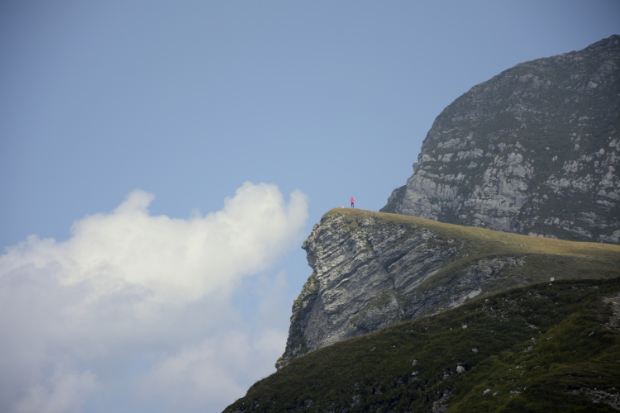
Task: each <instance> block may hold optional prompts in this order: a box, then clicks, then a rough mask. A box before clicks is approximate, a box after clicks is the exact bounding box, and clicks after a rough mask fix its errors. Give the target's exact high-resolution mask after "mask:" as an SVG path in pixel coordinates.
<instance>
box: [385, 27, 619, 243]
mask: <svg viewBox="0 0 620 413" xmlns="http://www.w3.org/2000/svg"><path fill="white" fill-rule="evenodd" d="M619 161H620V36H617V35H614V36H611V37H610V38H608V39H604V40H601V41H600V42H597V43H595V44H593V45H591V46H589V47H587V48H586V49H584V50H581V51H578V52H571V53H565V54H562V55H558V56H553V57H550V58H544V59H538V60H534V61H531V62H526V63H522V64H519V65H517V66H515V67H513V68H511V69H508V70H506V71H504V72H502V73H500V74H499V75H497V76H495V77H493V78H492V79H490V80H488V81H486V82H484V83H481V84H479V85H476V86H474V87H473V88H472V89H471V90H469V91H468V92H467V93H465V94H464V95H462V96H461V97H459V98H458V99H456V100H455V101H454V102H453V103H452V104H450V105H449V106H448V107H446V108H445V109H444V110H443V112H442V113H441V114H440V115H439V116H438V117H437V118H436V119H435V122H434V123H433V126H432V128H431V129H430V131H429V132H428V135H427V136H426V139H425V140H424V143H423V144H422V149H421V152H420V155H419V156H418V162H417V163H414V164H413V168H414V173H413V175H412V176H411V178H409V180H408V181H407V184H406V185H405V186H403V187H400V188H397V189H396V190H394V192H393V193H392V195H391V196H390V197H389V199H388V204H387V205H386V206H385V207H384V208H383V209H382V210H381V211H382V212H394V213H399V214H405V215H414V216H419V217H423V218H428V219H433V220H437V221H442V222H447V223H453V224H460V225H468V226H479V227H483V228H489V229H494V230H499V231H504V232H514V233H521V234H526V235H535V236H543V237H549V238H560V239H568V240H576V241H590V242H606V243H616V244H617V243H619V242H620V178H619V176H618V170H619V169H620V162H619Z"/></svg>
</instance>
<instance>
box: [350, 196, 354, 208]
mask: <svg viewBox="0 0 620 413" xmlns="http://www.w3.org/2000/svg"><path fill="white" fill-rule="evenodd" d="M351 208H355V199H353V198H351Z"/></svg>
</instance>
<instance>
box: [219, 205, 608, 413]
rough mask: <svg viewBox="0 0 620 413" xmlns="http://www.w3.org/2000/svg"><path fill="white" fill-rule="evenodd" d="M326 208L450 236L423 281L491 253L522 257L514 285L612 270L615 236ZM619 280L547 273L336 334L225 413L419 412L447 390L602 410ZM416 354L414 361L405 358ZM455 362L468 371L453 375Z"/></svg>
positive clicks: (457, 404) (480, 398)
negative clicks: (609, 324) (585, 239)
mask: <svg viewBox="0 0 620 413" xmlns="http://www.w3.org/2000/svg"><path fill="white" fill-rule="evenodd" d="M327 214H345V217H346V218H347V219H348V220H350V221H351V222H352V223H353V222H354V221H355V222H359V221H360V220H362V219H365V218H366V217H368V216H370V215H373V216H375V217H376V218H377V219H378V220H380V221H381V222H383V223H386V224H393V225H399V226H400V225H409V226H416V227H426V228H428V229H429V230H431V231H432V232H434V233H436V234H438V235H439V236H440V238H443V239H444V240H453V242H460V243H461V245H462V246H463V247H464V250H463V252H462V253H461V254H459V255H458V256H457V257H455V259H454V260H453V261H452V262H450V263H448V264H447V265H446V266H444V268H442V270H441V271H439V272H438V273H437V274H435V276H434V277H432V278H431V279H429V280H427V285H426V287H427V288H428V287H429V285H436V284H438V283H441V282H442V280H445V277H454V276H458V272H459V271H460V270H462V269H463V268H465V266H467V265H471V264H472V263H475V262H478V261H479V260H481V259H491V258H493V257H501V256H513V257H514V256H525V257H526V265H524V266H522V267H518V268H516V269H514V270H513V271H515V273H514V274H513V275H514V277H513V278H514V280H515V281H514V284H515V285H522V284H530V283H532V282H536V281H541V280H549V277H555V278H556V280H557V279H560V278H564V279H567V278H572V279H575V278H610V277H617V276H618V275H620V246H616V245H609V244H595V243H579V242H570V241H561V240H551V239H544V238H535V237H528V236H523V235H517V234H509V233H501V232H495V231H490V230H486V229H482V228H477V227H464V226H457V225H450V224H444V223H440V222H436V221H430V220H426V219H422V218H417V217H410V216H403V215H396V214H383V213H376V212H370V211H363V210H353V209H342V208H337V209H334V210H332V211H330V212H328V213H327ZM619 280H620V279H618V278H616V279H612V280H607V281H603V280H580V281H560V282H554V283H552V285H551V284H549V283H548V281H547V282H546V283H544V284H537V285H535V286H531V287H526V288H519V289H516V290H513V291H510V292H507V293H502V294H499V295H495V296H491V297H487V299H488V301H487V300H485V297H484V296H482V297H479V299H477V300H475V301H473V302H471V303H469V304H466V305H464V306H462V307H459V308H457V309H455V310H451V311H446V312H444V313H441V314H438V315H435V316H432V317H429V318H423V319H418V320H416V321H414V322H405V323H401V324H398V325H395V326H392V327H390V328H387V329H385V330H382V331H380V332H376V333H373V334H369V335H366V336H362V337H357V338H354V339H351V340H347V341H345V342H341V343H337V344H335V345H332V346H329V347H326V348H323V349H319V350H317V351H315V352H312V353H310V354H308V355H306V356H303V357H300V358H298V359H295V360H294V361H293V362H291V364H289V365H288V366H286V367H283V368H281V369H280V370H279V371H278V372H277V373H275V374H273V375H272V376H270V377H268V378H266V379H263V380H261V381H259V382H258V383H256V384H255V385H254V386H252V387H251V388H250V390H249V391H248V393H247V395H246V397H244V398H243V399H240V400H238V401H237V402H236V403H235V404H233V405H231V406H230V407H229V408H228V409H227V410H226V411H231V412H232V411H234V410H235V409H238V408H242V410H245V411H250V409H252V406H253V407H254V408H253V411H255V412H258V411H265V412H267V411H268V412H272V411H273V412H277V411H287V410H289V409H295V408H301V409H302V410H304V411H326V410H328V411H332V410H333V411H344V409H349V411H350V412H354V411H360V412H361V411H385V412H387V411H390V410H393V411H428V410H429V408H430V407H432V406H433V403H439V404H440V403H442V402H441V401H440V399H441V397H442V395H443V394H447V393H448V392H449V394H450V395H451V396H450V397H449V399H448V403H449V405H450V411H501V410H502V409H505V410H506V411H542V410H549V411H612V410H611V408H610V407H609V406H608V405H606V404H593V403H592V402H591V399H592V398H593V397H594V396H592V394H594V395H596V394H597V392H599V393H600V391H601V389H606V390H605V392H607V393H612V394H617V393H618V391H617V390H613V389H611V388H612V387H615V388H616V389H619V388H620V373H617V372H616V371H618V372H620V348H619V347H618V343H619V342H618V333H617V330H614V329H611V330H610V329H609V328H606V327H604V326H603V325H602V324H601V321H604V320H605V319H607V318H609V314H610V311H611V310H610V307H609V306H608V305H605V304H604V303H603V302H602V301H601V297H602V296H603V295H610V294H613V293H617V292H620V281H619ZM508 284H509V283H508ZM509 286H510V285H507V284H506V283H504V284H503V285H498V286H497V288H496V289H497V290H505V289H506V288H507V287H509ZM424 287H425V286H424V285H423V286H422V288H424ZM464 324H467V328H466V329H463V328H462V326H463V325H464ZM532 338H534V340H532ZM474 348H475V349H477V350H478V352H473V351H472V349H474ZM414 359H416V360H418V363H417V364H416V365H415V366H412V361H413V360H414ZM457 363H461V364H462V366H463V367H464V368H465V369H466V370H467V371H466V372H465V373H462V374H456V373H455V371H456V367H457ZM416 371H417V372H418V373H417V374H416V375H413V376H412V373H414V372H416ZM444 375H446V378H445V379H444V378H443V377H444ZM486 389H489V392H487V393H486V394H485V395H483V392H484V390H486ZM594 389H598V390H594ZM494 393H495V395H493V394H494ZM573 393H575V394H573ZM588 394H590V396H588ZM605 394H606V393H600V394H599V396H600V397H602V398H605V397H607V396H605ZM582 408H583V410H580V409H582Z"/></svg>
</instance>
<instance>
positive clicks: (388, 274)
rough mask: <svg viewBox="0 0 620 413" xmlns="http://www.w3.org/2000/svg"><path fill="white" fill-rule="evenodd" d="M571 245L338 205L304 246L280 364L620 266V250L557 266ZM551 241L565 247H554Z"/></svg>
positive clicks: (323, 219) (569, 258) (570, 260)
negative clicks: (506, 294) (479, 301)
mask: <svg viewBox="0 0 620 413" xmlns="http://www.w3.org/2000/svg"><path fill="white" fill-rule="evenodd" d="M564 244H570V245H573V244H575V243H569V242H566V241H552V240H546V239H541V238H533V237H526V236H521V235H514V234H505V233H499V232H495V231H489V230H486V229H481V228H472V227H462V226H456V225H449V224H444V223H439V222H435V221H430V220H426V219H421V218H416V217H408V216H404V215H396V214H383V213H376V212H375V213H373V212H370V211H361V210H357V209H346V208H337V209H334V210H332V211H330V212H329V213H327V214H325V215H324V216H323V218H322V219H321V222H320V223H319V224H317V225H315V226H314V229H313V230H312V233H311V234H310V236H309V237H308V239H307V240H306V241H305V242H304V244H303V248H304V249H305V250H306V253H307V257H308V263H309V264H310V266H311V267H312V269H313V270H314V271H313V273H312V275H311V276H310V278H309V279H308V281H307V283H306V285H305V286H304V287H303V290H302V292H301V294H300V295H299V298H298V299H297V300H296V301H295V303H294V305H293V315H292V317H291V326H290V330H289V337H288V342H287V347H286V351H285V352H284V354H283V356H282V357H281V358H280V359H279V360H278V362H277V364H276V366H277V367H281V366H283V365H285V364H287V363H288V362H289V361H290V360H292V359H293V358H295V357H297V356H300V355H303V354H305V353H307V352H310V351H312V350H315V349H318V348H320V347H324V346H327V345H330V344H333V343H335V342H338V341H341V340H344V339H346V338H350V337H355V336H358V335H362V334H366V333H369V332H372V331H376V330H379V329H381V328H384V327H387V326H388V325H390V324H393V323H395V322H398V321H401V320H409V319H415V318H417V317H419V316H420V315H422V314H425V313H434V312H437V311H440V310H442V309H446V308H452V307H456V306H458V305H460V304H463V303H465V302H467V301H469V300H471V299H473V298H474V297H478V296H485V295H487V294H491V293H494V292H497V291H503V290H506V289H508V288H512V287H515V286H519V285H525V284H530V283H532V282H537V281H548V280H549V278H550V276H553V277H555V278H556V279H559V278H566V277H580V278H581V277H587V276H592V275H593V274H594V272H595V273H596V276H597V277H603V276H605V271H608V270H609V269H607V270H605V269H597V267H596V266H597V265H607V266H611V267H610V268H613V267H614V266H617V265H618V262H617V253H616V258H615V261H614V262H611V263H609V262H607V261H606V260H601V258H600V257H590V255H589V254H584V253H580V254H581V255H579V257H580V258H579V261H577V262H575V261H574V259H573V258H571V257H572V255H571V257H568V258H566V259H563V260H560V261H558V262H556V263H554V264H553V266H552V268H548V267H550V265H549V262H550V261H549V260H550V258H549V257H552V258H551V260H556V261H557V258H555V257H557V256H558V251H561V249H562V248H563V247H561V246H558V245H564ZM551 246H553V248H556V247H557V248H559V249H554V250H553V251H552V252H550V251H547V249H548V248H550V247H551ZM603 247H607V248H611V246H601V247H600V248H603ZM571 248H573V247H572V246H571ZM584 257H590V258H584ZM603 262H607V263H606V264H600V263H603ZM597 263H598V264H597ZM541 268H544V270H541ZM584 268H585V270H584ZM605 268H606V267H605ZM580 271H581V273H580ZM585 271H587V272H585ZM590 273H592V274H590Z"/></svg>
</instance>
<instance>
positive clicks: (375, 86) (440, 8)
mask: <svg viewBox="0 0 620 413" xmlns="http://www.w3.org/2000/svg"><path fill="white" fill-rule="evenodd" d="M618 16H620V3H618V2H617V1H588V2H585V1H518V2H517V1H502V2H497V1H471V2H461V1H433V2H431V1H409V2H406V1H381V2H379V1H333V2H327V1H314V2H310V1H298V2H292V1H289V2H285V1H265V2H256V1H226V2H223V1H222V2H206V1H203V2H199V1H185V2H172V1H148V2H147V1H99V2H77V1H48V2H21V1H5V2H2V3H1V4H0V56H2V58H1V59H0V189H1V191H0V211H1V212H2V213H1V214H0V244H1V246H2V248H3V255H2V256H0V294H2V296H3V297H5V298H4V301H3V304H0V306H2V311H0V325H2V326H3V331H10V332H11V333H12V336H13V337H15V339H14V340H6V341H5V342H4V344H0V347H2V350H3V351H2V352H0V354H4V355H3V356H2V357H5V358H4V359H0V366H1V367H2V370H3V371H5V372H6V371H10V372H16V373H15V374H14V375H6V374H5V378H4V379H2V382H1V383H0V387H3V388H4V389H5V390H3V391H0V410H2V411H8V412H18V411H49V412H56V411H58V412H63V411H89V412H90V411H92V412H98V411H110V410H114V411H119V412H142V411H149V412H157V411H162V412H167V411H187V412H190V411H220V410H221V409H222V408H224V407H225V406H226V405H228V404H230V403H231V402H233V401H234V400H235V399H236V398H237V397H240V396H242V395H243V394H244V392H245V390H246V389H247V387H248V386H249V385H250V384H252V383H253V382H254V381H255V380H257V379H259V378H261V377H264V376H266V375H268V374H270V373H271V372H273V370H274V369H273V364H274V363H275V360H276V359H277V357H278V356H279V355H280V354H281V352H282V350H283V348H284V341H285V339H286V332H287V329H288V317H289V316H290V308H291V304H292V300H293V299H294V298H295V297H296V295H297V294H298V293H299V291H300V289H301V286H302V284H303V282H304V281H305V280H306V278H307V277H308V276H309V275H310V272H311V270H310V268H309V267H308V266H307V263H306V260H305V254H304V252H303V251H302V250H301V249H300V245H301V242H302V241H303V239H304V238H305V237H306V236H307V235H308V234H309V232H310V231H311V228H312V226H313V225H314V224H315V223H316V222H318V221H319V220H320V217H321V215H322V214H323V213H325V212H327V211H328V210H329V209H330V208H333V207H339V206H344V205H347V203H348V200H349V199H350V198H351V197H355V199H356V205H357V206H358V207H359V208H363V209H370V210H378V209H379V208H381V207H382V206H383V205H385V203H386V200H387V197H388V196H389V194H390V193H391V191H392V190H393V189H394V188H396V187H398V186H401V185H403V184H404V183H405V181H406V179H407V178H408V177H409V176H410V175H411V173H412V168H411V165H412V163H413V162H415V160H416V159H417V155H418V153H419V150H420V146H421V144H422V141H423V139H424V137H425V135H426V133H427V131H428V130H429V129H430V127H431V125H432V123H433V121H434V119H435V117H436V116H437V115H438V114H439V113H440V112H441V111H442V110H443V108H445V107H446V106H447V105H448V104H450V103H451V102H452V101H454V100H455V99H456V98H457V97H459V96H460V95H462V94H463V93H465V92H467V91H468V90H469V89H470V88H471V87H472V86H474V85H476V84H478V83H481V82H483V81H485V80H488V79H490V78H491V77H493V76H494V75H497V74H499V73H500V72H501V71H503V70H506V69H508V68H510V67H512V66H514V65H515V64H518V63H521V62H524V61H528V60H533V59H537V58H541V57H548V56H552V55H555V54H560V53H565V52H570V51H573V50H580V49H583V48H585V47H587V46H588V45H590V44H592V43H594V42H596V41H598V40H601V39H603V38H606V37H609V36H611V35H612V34H619V33H620V20H619V19H618ZM246 182H248V183H246ZM261 183H262V184H261ZM291 194H293V195H292V196H291ZM226 199H228V200H227V201H225V200H226ZM240 228H246V229H243V230H242V229H240ZM31 235H36V236H35V237H30V238H28V237H29V236H31ZM51 239H53V241H52V240H51ZM46 240H47V241H46ZM265 246H268V247H269V249H268V250H267V249H265ZM7 297H9V298H10V299H8V298H7ZM33 308H34V310H33ZM37 311H39V312H37ZM115 311H119V312H120V313H119V314H117V316H118V317H120V318H119V319H122V320H124V321H123V323H124V324H123V323H121V322H118V321H115V320H117V318H115V317H116V316H115V317H113V316H112V315H113V314H115ZM28 314H30V315H28ZM37 314H38V315H45V316H44V317H43V316H42V318H43V319H45V323H43V321H42V319H41V318H37V317H35V316H36V315H37ZM48 316H49V320H48V319H47V318H46V317H48ZM121 324H123V325H121ZM46 326H51V327H49V328H48V327H46ZM71 326H76V327H71ZM86 326H88V327H86ZM7 329H8V330H7ZM91 329H92V331H91ZM24 342H28V343H36V346H35V345H32V346H31V347H32V348H30V347H28V346H26V347H23V345H22V344H23V343H24ZM235 346H237V347H235ZM30 352H32V353H30ZM17 353H19V355H18V354H17ZM33 354H36V357H31V356H32V355H33ZM22 356H23V358H22ZM20 360H30V361H28V365H27V366H26V365H24V364H20V363H22V361H20ZM23 363H26V362H25V361H23ZM17 372H19V374H17ZM6 376H11V378H6ZM218 383H219V384H218ZM218 385H221V386H223V387H222V388H218V387H217V386H218ZM177 387H178V388H177ZM7 389H8V390H7ZM170 389H173V390H170ZM44 402H45V403H44ZM37 403H39V404H37ZM44 404H45V405H46V406H48V407H46V409H47V410H41V409H42V406H43V405H44Z"/></svg>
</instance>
